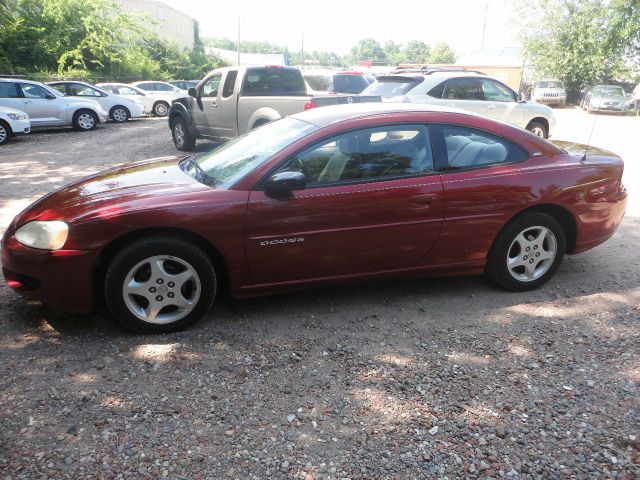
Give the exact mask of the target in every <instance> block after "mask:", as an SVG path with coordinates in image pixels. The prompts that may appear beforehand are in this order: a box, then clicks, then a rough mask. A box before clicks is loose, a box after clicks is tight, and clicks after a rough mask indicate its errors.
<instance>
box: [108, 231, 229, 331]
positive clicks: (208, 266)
mask: <svg viewBox="0 0 640 480" xmlns="http://www.w3.org/2000/svg"><path fill="white" fill-rule="evenodd" d="M216 284H217V282H216V273H215V269H214V267H213V264H212V263H211V260H210V259H209V257H208V256H207V255H206V254H205V253H204V252H203V251H202V250H201V249H200V248H198V247H197V246H195V245H194V244H192V243H191V242H188V241H186V240H182V239H180V238H173V237H165V236H154V237H149V238H145V239H141V240H138V241H135V242H133V243H131V244H129V245H128V246H127V247H125V248H124V249H122V250H121V251H120V252H119V253H118V254H117V255H116V256H115V257H114V259H113V260H112V261H111V263H110V264H109V267H108V269H107V273H106V276H105V287H104V288H105V298H106V300H107V304H108V306H109V309H110V310H111V313H112V314H113V315H114V316H115V318H116V319H117V320H118V322H119V323H120V324H122V325H123V326H124V327H126V328H128V329H130V330H133V331H135V332H139V333H168V332H175V331H178V330H183V329H185V328H187V327H189V326H190V325H192V324H193V323H195V322H196V321H197V320H199V319H200V318H201V317H203V316H204V315H206V313H207V312H208V311H209V309H210V308H211V305H212V304H213V300H214V298H215V294H216Z"/></svg>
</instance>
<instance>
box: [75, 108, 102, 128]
mask: <svg viewBox="0 0 640 480" xmlns="http://www.w3.org/2000/svg"><path fill="white" fill-rule="evenodd" d="M97 125H98V115H96V114H95V113H94V112H92V111H91V110H79V111H77V112H76V113H75V114H74V115H73V128H75V129H76V130H78V131H79V132H88V131H90V130H93V129H94V128H96V126H97Z"/></svg>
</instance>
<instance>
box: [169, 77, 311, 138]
mask: <svg viewBox="0 0 640 480" xmlns="http://www.w3.org/2000/svg"><path fill="white" fill-rule="evenodd" d="M308 100H309V97H308V96H307V88H306V85H305V83H304V80H303V78H302V74H301V73H300V70H298V69H297V68H292V67H280V66H264V67H263V66H257V67H256V66H240V67H225V68H218V69H216V70H213V71H212V72H210V73H209V74H208V75H207V76H206V77H205V78H204V79H203V80H201V81H200V83H199V84H198V86H197V87H195V88H191V89H189V96H187V97H183V98H178V99H176V100H174V101H173V103H172V105H171V108H170V109H169V128H171V132H172V135H173V142H174V144H175V146H176V147H177V148H178V149H179V150H192V149H193V148H194V146H195V142H196V139H198V138H206V139H208V140H213V141H219V142H225V141H227V140H229V139H231V138H235V137H237V136H238V135H242V134H243V133H245V132H247V131H249V130H251V129H254V128H256V127H259V126H260V125H264V124H265V123H269V122H273V121H274V120H278V119H280V118H282V117H286V116H288V115H291V114H294V113H298V112H302V111H303V110H304V109H305V104H306V103H307V101H308Z"/></svg>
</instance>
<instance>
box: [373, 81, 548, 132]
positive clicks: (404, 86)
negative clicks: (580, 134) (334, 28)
mask: <svg viewBox="0 0 640 480" xmlns="http://www.w3.org/2000/svg"><path fill="white" fill-rule="evenodd" d="M377 80H378V81H377V82H376V83H373V84H371V85H369V86H368V87H367V88H366V89H365V90H364V91H363V92H362V95H380V96H381V97H382V101H383V102H411V103H427V104H430V105H442V106H447V107H455V108H461V109H463V110H469V111H472V112H475V113H478V114H480V115H484V116H487V117H490V118H493V119H496V120H502V121H504V122H507V123H511V124H513V125H517V126H519V127H521V128H526V129H527V130H529V131H531V132H532V133H534V134H535V135H538V136H540V137H544V138H548V137H549V136H550V135H551V129H552V128H553V126H554V125H555V123H556V118H555V116H554V114H553V111H552V110H551V109H550V108H549V107H547V106H545V105H540V104H537V103H529V102H526V101H524V100H523V99H521V98H520V97H519V96H518V94H517V93H516V92H514V91H513V90H511V88H509V87H508V86H506V85H505V84H504V83H502V82H500V81H498V80H496V79H494V78H491V77H489V76H487V75H484V74H482V73H479V72H472V71H467V70H460V71H458V70H455V71H454V70H425V71H417V72H399V73H395V74H391V75H383V76H380V77H378V78H377Z"/></svg>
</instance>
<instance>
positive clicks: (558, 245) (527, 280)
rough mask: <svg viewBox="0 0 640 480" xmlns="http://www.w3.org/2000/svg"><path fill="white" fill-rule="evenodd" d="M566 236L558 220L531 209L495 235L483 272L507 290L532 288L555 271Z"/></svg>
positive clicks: (543, 281)
mask: <svg viewBox="0 0 640 480" xmlns="http://www.w3.org/2000/svg"><path fill="white" fill-rule="evenodd" d="M565 248H566V236H565V233H564V230H563V229H562V226H561V225H560V224H559V223H558V221H557V220H556V219H555V218H553V217H551V216H550V215H547V214H546V213H541V212H533V213H528V214H525V215H522V216H521V217H518V218H515V219H514V220H512V221H511V222H510V223H509V224H507V226H506V227H505V228H504V229H503V230H502V231H501V232H500V233H499V234H498V236H497V237H496V240H495V242H494V243H493V246H492V247H491V251H490V252H489V256H488V259H487V275H488V276H489V277H490V278H491V279H492V280H493V281H495V282H496V283H498V284H499V285H501V286H502V287H504V288H506V289H507V290H511V291H515V292H522V291H525V290H533V289H535V288H538V287H539V286H540V285H542V284H543V283H545V282H547V281H548V280H549V279H550V278H551V277H553V275H554V274H555V273H556V271H557V270H558V267H559V266H560V263H561V262H562V258H563V256H564V251H565Z"/></svg>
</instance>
